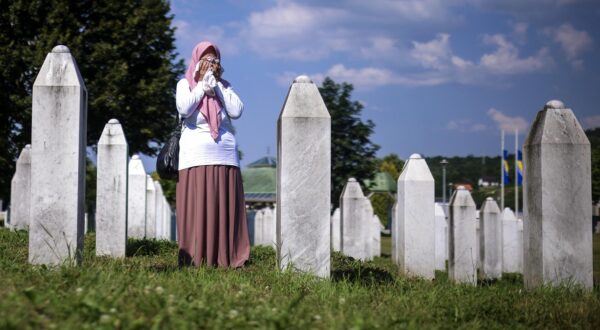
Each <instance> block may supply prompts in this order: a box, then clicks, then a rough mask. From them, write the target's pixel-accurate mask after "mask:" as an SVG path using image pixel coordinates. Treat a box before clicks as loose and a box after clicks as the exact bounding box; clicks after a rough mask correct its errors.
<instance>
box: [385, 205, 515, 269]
mask: <svg viewBox="0 0 600 330" xmlns="http://www.w3.org/2000/svg"><path fill="white" fill-rule="evenodd" d="M494 203H495V202H494ZM496 206H497V204H496ZM445 207H446V205H442V204H440V203H435V212H434V213H435V269H436V270H441V271H446V270H447V268H446V263H447V262H448V257H449V255H448V252H449V250H450V248H449V246H448V244H449V242H450V240H449V236H448V235H449V232H448V214H447V211H446V210H445ZM480 214H481V211H480V210H477V211H476V212H475V247H476V248H475V250H474V254H475V258H474V259H475V260H476V261H477V269H479V270H481V269H482V268H481V267H482V264H483V263H484V262H483V256H485V255H486V254H485V253H482V252H481V251H482V248H484V247H483V246H482V245H481V243H482V242H487V243H489V242H490V241H492V240H494V238H496V239H497V238H498V237H500V240H501V242H502V247H501V251H500V250H499V248H497V249H496V251H500V252H496V253H498V254H500V253H501V254H500V256H501V257H498V259H500V258H501V260H502V266H501V268H502V270H501V272H502V273H523V220H522V219H517V218H516V216H515V213H514V212H513V211H512V210H511V209H510V208H509V207H506V208H504V211H502V213H501V214H500V219H501V221H500V223H501V226H500V227H498V226H492V225H488V226H487V227H486V229H491V228H495V229H496V230H497V231H496V232H487V233H488V234H489V235H490V236H488V239H485V238H482V236H483V235H485V234H486V232H485V231H482V230H481V228H482V227H484V226H485V225H483V224H482V221H483V218H482V217H481V216H480ZM490 218H491V216H490V217H488V218H486V219H490ZM392 221H393V220H392ZM493 247H494V246H492V248H493ZM394 251H395V250H394V249H392V255H394V253H395V252H394ZM492 251H494V250H491V249H490V248H489V247H488V249H487V252H488V253H492ZM487 258H488V259H487V260H488V261H489V260H490V258H493V256H492V255H488V257H487ZM394 260H395V259H394ZM498 267H499V266H498ZM481 271H482V272H483V270H481ZM496 275H497V276H492V275H491V273H490V272H489V271H488V272H487V273H486V274H484V276H487V277H488V278H495V277H498V276H499V273H498V274H496Z"/></svg>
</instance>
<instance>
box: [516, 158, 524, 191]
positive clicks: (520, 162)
mask: <svg viewBox="0 0 600 330" xmlns="http://www.w3.org/2000/svg"><path fill="white" fill-rule="evenodd" d="M518 155H519V156H518V158H517V184H518V185H519V186H522V185H523V154H522V153H521V150H519V151H518Z"/></svg>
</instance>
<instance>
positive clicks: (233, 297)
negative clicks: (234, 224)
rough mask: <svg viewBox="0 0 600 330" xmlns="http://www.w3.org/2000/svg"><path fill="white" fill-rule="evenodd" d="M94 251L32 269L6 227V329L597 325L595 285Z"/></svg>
mask: <svg viewBox="0 0 600 330" xmlns="http://www.w3.org/2000/svg"><path fill="white" fill-rule="evenodd" d="M596 238H598V235H596ZM385 240H387V238H386V239H385ZM385 240H384V243H383V245H384V246H385V244H388V245H389V242H388V243H385ZM594 247H595V249H596V252H598V248H599V245H598V242H597V241H596V242H595V245H594ZM93 248H94V236H93V235H89V236H87V237H86V241H85V252H84V258H83V261H82V263H81V265H79V266H77V267H67V266H65V267H59V268H57V269H49V268H47V267H43V266H31V265H29V264H28V263H27V233H25V232H10V231H8V230H5V229H0V281H1V283H2V284H1V285H0V329H23V328H34V329H38V328H60V329H86V328H94V329H96V328H106V329H109V328H126V329H132V328H137V329H147V328H156V329H159V328H169V329H171V328H173V329H179V328H201V329H204V328H217V329H233V328H260V329H263V328H267V329H296V328H301V329H306V328H316V329H332V328H333V329H349V328H357V329H358V328H369V329H370V328H448V329H450V328H452V329H454V328H485V329H494V328H556V329H565V328H589V329H594V328H595V329H598V328H600V288H599V287H595V289H594V290H593V291H591V292H590V291H585V290H582V289H579V288H577V287H571V288H565V287H562V288H540V289H536V290H531V291H527V290H524V288H523V285H522V284H521V278H520V277H519V276H510V277H508V278H506V279H503V280H500V281H496V282H493V283H483V284H480V285H479V286H477V287H471V286H466V285H456V284H453V283H450V282H448V281H447V277H446V274H445V273H438V275H439V276H438V278H437V279H436V280H435V281H425V280H420V279H408V278H405V277H403V276H401V275H399V274H398V273H397V270H396V267H395V266H394V265H393V264H391V263H390V261H389V258H378V259H376V260H375V261H373V262H364V263H363V262H357V261H354V260H352V259H351V258H347V257H343V256H341V255H339V254H334V255H333V258H332V268H333V269H332V278H331V279H330V280H320V279H317V278H314V277H312V276H309V275H303V274H298V273H292V272H279V271H277V270H275V254H274V252H273V250H272V249H270V248H263V247H259V248H253V250H252V253H251V260H250V262H249V265H248V266H247V267H245V268H243V269H237V270H225V269H214V268H199V269H197V268H183V269H179V268H178V267H177V263H176V255H177V247H176V245H175V244H174V243H171V242H160V241H151V240H143V241H130V242H129V246H128V252H127V254H128V257H126V258H124V259H116V260H115V259H109V258H98V257H95V256H94V250H93ZM384 250H385V249H384ZM388 251H389V250H388ZM594 260H596V261H597V260H598V253H596V254H595V259H594ZM596 266H597V263H596ZM596 270H597V268H596ZM596 274H597V273H596Z"/></svg>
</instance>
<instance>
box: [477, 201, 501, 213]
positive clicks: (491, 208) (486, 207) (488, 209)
mask: <svg viewBox="0 0 600 330" xmlns="http://www.w3.org/2000/svg"><path fill="white" fill-rule="evenodd" d="M480 212H481V213H496V214H500V208H499V207H498V203H496V201H495V200H494V199H493V198H492V197H488V198H486V199H485V203H483V206H482V207H481V211H480Z"/></svg>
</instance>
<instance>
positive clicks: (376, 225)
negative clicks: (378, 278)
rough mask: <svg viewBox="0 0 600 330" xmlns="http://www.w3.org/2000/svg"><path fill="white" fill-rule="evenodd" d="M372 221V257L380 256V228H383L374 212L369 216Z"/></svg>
mask: <svg viewBox="0 0 600 330" xmlns="http://www.w3.org/2000/svg"><path fill="white" fill-rule="evenodd" d="M371 223H372V226H371V227H372V228H373V229H372V236H371V239H372V242H373V243H372V244H373V247H372V248H373V257H380V256H381V230H383V226H382V225H381V221H380V220H379V217H378V216H377V215H375V214H373V216H372V217H371Z"/></svg>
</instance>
